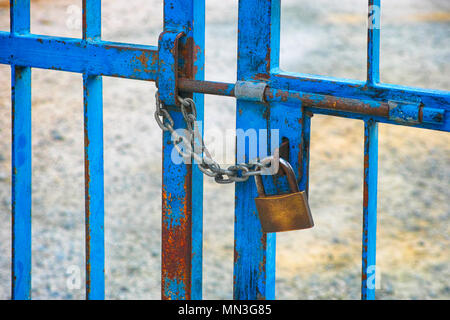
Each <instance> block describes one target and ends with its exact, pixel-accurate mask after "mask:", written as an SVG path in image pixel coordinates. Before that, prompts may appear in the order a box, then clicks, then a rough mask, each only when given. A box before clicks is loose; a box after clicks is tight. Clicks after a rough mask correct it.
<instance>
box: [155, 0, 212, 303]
mask: <svg viewBox="0 0 450 320" xmlns="http://www.w3.org/2000/svg"><path fill="white" fill-rule="evenodd" d="M204 11H205V0H194V1H192V0H165V1H164V30H165V31H167V30H171V31H179V32H184V33H185V34H186V37H185V38H183V39H181V44H180V47H181V48H180V53H181V54H180V59H179V65H180V69H181V72H182V73H183V75H184V76H185V77H187V78H190V79H197V80H201V79H203V77H204V71H203V70H204V32H205V29H204ZM194 100H195V101H196V105H197V119H198V120H199V121H203V97H202V95H198V94H195V95H194ZM170 115H171V116H172V117H173V119H174V122H175V126H174V127H175V128H177V129H178V128H185V123H184V121H183V117H182V114H181V112H180V110H179V109H175V108H173V109H172V110H171V111H170ZM172 151H173V143H172V140H171V136H170V134H169V133H167V132H165V133H164V134H163V178H162V196H163V199H162V247H161V250H162V254H161V263H162V266H161V297H162V299H201V298H202V217H203V176H202V174H201V172H200V170H198V168H197V166H196V165H191V164H184V163H181V164H176V163H175V162H174V161H173V159H172V158H171V155H172ZM192 190H195V192H192Z"/></svg>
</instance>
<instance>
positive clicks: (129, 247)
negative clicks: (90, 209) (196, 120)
mask: <svg viewBox="0 0 450 320" xmlns="http://www.w3.org/2000/svg"><path fill="white" fill-rule="evenodd" d="M103 92H104V95H103V96H104V102H103V103H104V150H105V153H104V157H105V160H104V161H105V244H106V247H105V252H106V299H160V298H161V289H160V278H161V276H160V275H161V176H162V168H161V157H162V154H161V141H162V136H161V129H160V128H159V127H158V125H157V124H156V122H155V119H154V117H153V112H154V108H155V98H154V97H155V86H154V85H153V84H151V83H149V82H145V81H137V80H129V79H118V78H110V77H104V80H103Z"/></svg>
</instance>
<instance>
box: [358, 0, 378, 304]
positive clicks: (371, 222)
mask: <svg viewBox="0 0 450 320" xmlns="http://www.w3.org/2000/svg"><path fill="white" fill-rule="evenodd" d="M368 4H369V16H368V18H369V20H368V36H367V84H368V85H375V84H377V83H379V81H380V27H381V25H380V10H381V7H380V0H369V3H368ZM377 179H378V123H377V122H375V121H373V120H368V121H365V122H364V200H363V202H364V203H363V235H362V273H361V278H362V280H361V299H363V300H374V299H375V267H376V233H377Z"/></svg>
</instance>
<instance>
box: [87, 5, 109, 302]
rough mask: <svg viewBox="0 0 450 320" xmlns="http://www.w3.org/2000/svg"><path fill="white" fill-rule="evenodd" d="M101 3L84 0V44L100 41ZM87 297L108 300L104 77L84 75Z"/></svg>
mask: <svg viewBox="0 0 450 320" xmlns="http://www.w3.org/2000/svg"><path fill="white" fill-rule="evenodd" d="M100 11H101V3H100V0H83V41H84V43H89V42H91V41H95V40H97V39H100V35H101V19H100V17H101V14H100ZM83 92H84V165H85V182H84V183H85V216H86V219H85V220H86V221H85V224H86V298H87V299H89V300H103V299H104V298H105V230H104V175H103V173H104V169H103V96H102V92H103V84H102V77H101V76H98V75H92V74H89V73H84V74H83Z"/></svg>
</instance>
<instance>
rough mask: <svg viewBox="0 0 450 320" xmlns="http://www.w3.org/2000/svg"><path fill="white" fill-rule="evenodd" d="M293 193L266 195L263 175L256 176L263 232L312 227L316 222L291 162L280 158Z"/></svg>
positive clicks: (258, 207) (257, 199)
mask: <svg viewBox="0 0 450 320" xmlns="http://www.w3.org/2000/svg"><path fill="white" fill-rule="evenodd" d="M279 165H280V168H281V170H283V171H284V173H285V174H286V177H287V180H288V183H289V188H290V189H291V193H288V194H280V195H270V196H266V193H265V190H264V185H263V183H262V178H261V175H257V176H255V183H256V188H257V190H258V197H257V198H255V203H256V209H257V210H258V214H259V220H260V222H261V227H262V230H263V232H281V231H290V230H300V229H307V228H312V227H313V226H314V222H313V219H312V216H311V210H310V209H309V205H308V199H307V197H306V193H305V191H299V190H298V185H297V181H296V178H295V173H294V170H293V169H292V167H291V165H290V164H289V162H287V161H286V160H284V159H282V158H279Z"/></svg>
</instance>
